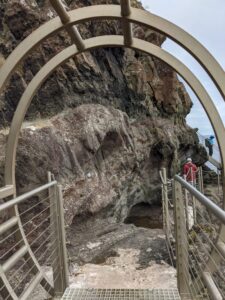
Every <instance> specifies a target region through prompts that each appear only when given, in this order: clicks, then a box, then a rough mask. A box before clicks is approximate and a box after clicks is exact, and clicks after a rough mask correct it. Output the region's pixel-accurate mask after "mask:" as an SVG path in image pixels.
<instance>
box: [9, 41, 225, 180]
mask: <svg viewBox="0 0 225 300" xmlns="http://www.w3.org/2000/svg"><path fill="white" fill-rule="evenodd" d="M103 46H107V47H109V46H112V47H118V46H120V47H121V46H122V47H125V46H124V43H123V39H122V36H100V37H96V38H91V39H88V40H86V41H85V49H86V50H90V49H93V48H99V47H103ZM130 48H132V49H135V50H140V51H144V52H146V53H148V54H151V55H153V56H155V57H157V58H159V59H161V60H163V61H164V62H166V63H167V64H168V65H170V66H171V67H172V68H173V69H174V70H176V71H177V72H178V73H179V74H180V75H181V76H182V77H183V78H184V79H185V81H186V82H187V83H188V84H189V85H190V86H191V87H192V89H193V91H194V92H195V94H196V95H197V97H198V98H199V100H200V102H201V103H202V105H203V107H204V109H205V110H206V113H207V115H208V116H209V119H210V121H211V123H212V125H213V128H214V130H215V132H216V135H217V138H218V142H219V145H220V149H221V154H222V155H221V156H222V161H223V162H224V161H225V143H224V135H225V129H224V126H223V122H222V120H221V118H220V116H219V114H218V111H217V109H216V108H215V106H214V104H213V101H212V100H211V98H210V97H209V95H208V93H207V92H206V90H205V89H204V87H203V86H202V85H201V83H200V82H199V81H198V79H197V78H196V77H195V76H194V75H193V74H192V73H191V71H190V70H189V69H188V68H187V67H186V66H185V65H184V64H183V63H182V62H180V61H179V60H177V59H176V58H175V57H173V56H172V55H171V54H169V53H167V52H166V51H165V50H162V49H161V48H159V47H157V46H155V45H153V44H151V43H148V42H146V41H143V40H139V39H135V38H134V39H133V44H132V46H130ZM78 53H80V51H79V50H78V49H77V48H76V47H75V46H74V45H72V46H70V47H68V48H66V49H65V50H63V51H62V52H60V53H59V54H57V55H56V56H55V57H53V58H52V59H51V60H50V61H49V62H48V63H47V64H46V65H45V66H44V67H43V68H42V69H41V70H40V71H39V72H38V73H37V74H36V76H35V77H34V78H33V79H32V81H31V82H30V84H29V85H28V87H27V89H26V90H25V92H24V94H23V96H22V98H21V100H20V102H19V104H18V107H17V109H16V112H15V115H14V118H13V121H12V126H11V128H10V133H9V138H8V144H7V151H6V165H5V178H6V183H7V184H10V183H13V184H15V157H16V148H17V142H18V135H19V131H20V127H21V125H22V122H23V119H24V116H25V114H26V111H27V109H28V107H29V104H30V102H31V100H32V97H33V96H34V95H35V93H36V91H37V89H38V88H39V87H40V85H41V84H42V83H43V81H44V80H45V79H46V78H47V77H48V76H49V75H50V74H51V73H52V72H53V71H54V70H55V69H56V68H57V67H58V66H59V65H61V64H63V63H64V62H65V61H66V60H68V59H69V58H70V57H72V56H74V55H75V54H78Z"/></svg>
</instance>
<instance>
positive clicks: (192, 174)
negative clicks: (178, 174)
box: [183, 162, 198, 181]
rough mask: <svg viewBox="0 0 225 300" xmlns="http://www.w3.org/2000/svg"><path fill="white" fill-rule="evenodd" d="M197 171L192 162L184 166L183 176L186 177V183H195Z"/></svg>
mask: <svg viewBox="0 0 225 300" xmlns="http://www.w3.org/2000/svg"><path fill="white" fill-rule="evenodd" d="M197 171H198V168H197V166H196V165H195V164H193V163H192V162H188V163H186V164H185V165H184V169H183V174H184V175H186V180H187V181H195V179H196V172H197Z"/></svg>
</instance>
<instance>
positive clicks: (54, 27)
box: [0, 5, 225, 256]
mask: <svg viewBox="0 0 225 300" xmlns="http://www.w3.org/2000/svg"><path fill="white" fill-rule="evenodd" d="M120 13H121V12H120V7H118V6H114V5H103V6H99V5H98V6H91V7H88V8H87V7H86V8H82V9H77V10H75V11H72V12H70V13H69V15H70V22H69V23H68V24H66V25H65V26H71V25H72V24H77V23H79V22H84V21H88V20H91V19H99V18H100V19H102V18H108V19H109V18H111V19H120V18H125V19H127V20H128V21H129V22H134V23H138V24H141V25H144V26H147V27H150V28H154V29H156V30H159V31H160V32H162V33H164V34H166V35H168V36H170V37H171V38H172V39H173V40H175V41H176V42H177V43H178V44H180V45H182V46H183V47H184V48H185V49H186V50H188V52H190V53H191V54H192V55H193V56H194V57H195V58H196V59H197V60H198V61H199V63H200V64H201V65H202V66H203V67H204V68H205V70H206V71H207V73H208V74H209V75H210V76H211V78H212V80H213V81H214V83H215V85H216V86H217V88H218V90H219V91H220V93H221V95H222V97H223V99H224V100H225V75H224V71H223V70H222V68H221V67H220V65H219V64H218V63H217V62H216V60H215V59H214V58H213V57H212V56H211V54H210V53H209V52H208V51H207V50H206V49H205V48H204V47H203V46H201V44H200V43H199V42H198V41H196V40H195V39H194V38H193V37H191V36H190V35H189V34H187V33H186V32H184V31H183V30H182V29H180V28H178V27H177V26H175V25H173V24H172V23H170V22H168V21H166V20H164V19H162V18H160V17H157V16H154V15H152V14H150V13H148V12H145V11H141V10H138V9H134V8H132V9H131V15H130V16H128V17H121V15H120ZM63 28H64V26H63V25H62V24H61V21H60V20H59V18H56V19H53V20H52V21H50V22H48V23H47V24H45V25H42V26H41V27H40V28H39V29H38V30H36V31H35V32H34V33H32V34H31V35H30V36H29V37H28V38H26V39H25V40H24V41H23V42H22V43H21V44H20V45H19V46H18V47H17V48H16V49H15V51H14V52H13V53H12V54H11V55H10V56H9V58H8V59H7V61H6V63H5V64H4V65H3V67H2V69H1V72H0V92H1V90H2V89H3V88H4V86H5V84H6V82H7V80H8V78H9V77H10V75H11V74H12V72H13V71H14V70H15V69H16V67H17V65H18V64H19V63H20V62H21V61H22V59H23V58H24V57H26V56H27V55H28V53H29V52H30V51H31V50H32V49H33V48H34V47H36V46H37V45H38V44H40V43H41V42H42V41H43V40H45V39H46V38H47V37H49V36H50V35H52V34H53V33H56V32H57V31H59V30H61V29H63ZM84 45H85V47H84V50H88V49H93V48H97V47H104V46H115V47H118V46H122V47H125V45H124V39H123V37H122V36H102V37H96V38H92V39H89V40H85V41H84ZM130 48H132V49H136V50H141V51H144V52H146V53H148V54H151V55H154V56H156V57H158V58H159V59H161V60H163V61H165V62H166V63H167V64H169V65H170V66H171V67H172V68H173V69H175V70H176V71H177V72H178V73H179V74H180V75H181V76H182V77H183V78H184V79H185V80H186V82H187V83H188V84H189V85H190V86H191V87H192V89H193V90H194V92H195V93H196V95H197V96H198V98H199V100H200V101H201V103H202V105H203V107H204V108H205V110H206V112H207V114H208V116H209V119H210V121H211V123H212V125H213V128H214V130H215V132H216V135H217V139H218V142H219V147H220V151H221V157H222V164H223V166H224V162H225V141H224V136H225V129H224V126H223V122H222V121H221V119H220V116H219V114H218V112H217V110H216V108H215V105H214V104H213V101H212V100H211V99H210V97H209V95H208V94H207V92H206V91H205V89H204V88H203V86H202V85H201V83H200V82H199V81H198V80H197V78H196V77H195V76H194V75H193V74H192V73H191V72H190V71H189V70H188V68H186V67H185V66H184V65H183V64H182V63H181V62H180V61H178V60H177V59H176V58H174V57H173V56H172V55H170V54H169V53H167V52H165V51H164V50H162V49H160V48H159V47H157V46H154V45H152V44H150V43H148V42H145V41H142V40H138V39H132V45H131V46H130ZM78 53H80V51H78V50H77V48H76V47H75V46H70V47H68V48H67V49H65V50H64V51H62V52H61V53H59V54H58V55H56V56H55V57H54V58H53V59H51V60H50V61H49V62H48V63H47V64H46V65H45V66H44V67H43V68H42V69H41V70H40V71H39V72H38V73H37V74H36V76H35V77H34V78H33V80H32V81H31V82H30V84H29V85H28V87H27V89H26V91H25V92H24V94H23V96H22V98H21V101H20V103H19V105H18V107H17V110H16V113H15V115H14V119H13V122H12V127H11V129H10V134H9V138H8V144H7V150H6V165H5V183H6V185H13V186H14V187H15V157H16V147H17V143H18V135H19V131H20V127H21V125H22V122H23V119H24V116H25V113H26V111H27V108H28V107H29V104H30V102H31V100H32V98H33V96H34V94H35V92H36V91H37V89H38V88H39V87H40V85H41V84H42V83H43V81H44V80H45V79H46V78H47V77H48V76H49V75H50V73H51V72H53V71H54V69H55V68H57V66H59V65H60V64H62V63H63V62H64V61H66V60H67V59H69V58H70V57H72V56H74V55H75V54H78ZM222 172H223V178H224V175H225V173H224V168H223V171H222ZM223 190H224V181H223ZM224 204H225V199H224ZM220 236H222V237H224V236H225V229H224V227H221V230H220ZM213 256H215V255H214V254H213Z"/></svg>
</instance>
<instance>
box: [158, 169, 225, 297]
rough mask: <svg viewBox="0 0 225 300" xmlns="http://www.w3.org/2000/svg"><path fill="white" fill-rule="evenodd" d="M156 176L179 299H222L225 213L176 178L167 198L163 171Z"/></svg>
mask: <svg viewBox="0 0 225 300" xmlns="http://www.w3.org/2000/svg"><path fill="white" fill-rule="evenodd" d="M160 174H161V179H162V195H163V197H162V199H163V215H164V229H165V232H166V239H167V244H168V248H169V250H170V253H171V259H172V261H173V264H174V265H175V266H176V268H177V280H178V288H179V292H180V295H181V299H194V300H196V299H213V300H214V299H215V300H220V299H221V300H222V299H225V230H224V225H225V211H224V210H223V209H222V208H221V207H219V205H218V204H219V203H216V201H214V202H213V199H209V198H207V197H206V196H205V195H204V194H203V193H201V191H199V190H198V189H197V188H196V187H195V186H193V185H192V184H190V183H188V182H186V181H185V180H184V179H183V178H181V177H180V176H178V175H176V176H175V177H174V180H173V184H172V185H173V191H172V195H171V188H170V187H169V185H170V181H169V180H168V179H167V178H166V170H165V169H163V170H162V171H161V172H160ZM197 187H199V186H197Z"/></svg>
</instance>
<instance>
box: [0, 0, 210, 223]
mask: <svg viewBox="0 0 225 300" xmlns="http://www.w3.org/2000/svg"><path fill="white" fill-rule="evenodd" d="M68 2H70V3H68V4H69V6H70V8H74V7H79V6H83V5H91V4H100V3H101V1H98V0H92V1H68ZM118 2H119V1H117V0H114V1H113V0H111V1H107V3H115V4H118ZM132 4H133V5H135V6H138V7H140V6H141V4H140V3H139V2H138V1H132ZM0 16H1V18H0V28H1V33H0V53H1V56H0V63H4V60H5V59H6V58H7V56H8V55H9V54H10V53H11V52H12V50H13V49H14V48H15V47H16V45H17V44H18V43H19V42H21V41H22V40H23V39H24V38H25V37H26V36H27V35H28V34H30V33H31V32H32V31H33V30H34V29H36V28H37V27H38V26H39V25H40V24H42V23H44V22H46V21H47V20H48V19H50V18H52V17H54V16H55V13H54V11H53V10H52V9H51V8H50V7H49V4H48V2H47V1H45V0H44V1H35V0H24V1H19V0H13V1H7V2H5V3H4V5H2V6H1V10H0ZM79 30H80V32H81V34H82V36H83V37H84V38H88V37H90V36H93V35H100V34H103V33H112V34H119V33H120V32H121V28H120V26H119V23H117V22H116V21H110V22H104V21H101V22H100V21H99V22H95V23H91V22H88V23H86V24H84V25H82V26H79ZM134 32H135V36H137V37H138V38H142V39H146V40H149V41H151V42H153V43H155V44H157V45H158V46H160V45H161V44H162V42H163V41H164V40H165V38H164V36H162V35H160V34H158V33H155V32H153V31H151V30H147V29H146V28H140V27H138V26H136V27H135V28H134ZM69 44H70V39H69V37H68V36H67V35H66V34H65V32H61V33H59V34H58V35H57V36H56V37H50V38H49V39H48V40H46V41H45V42H44V43H43V45H42V46H40V47H39V49H38V50H37V51H35V52H34V53H32V54H31V55H30V56H28V57H27V58H26V60H25V61H24V62H23V65H21V66H20V68H18V70H17V71H16V72H15V74H14V75H13V77H12V79H11V84H10V85H9V87H8V88H7V89H6V91H5V93H3V94H2V95H1V96H0V127H2V128H3V127H6V126H7V125H8V124H9V123H10V121H11V119H12V116H13V112H14V110H15V107H16V105H17V103H18V101H19V99H20V96H21V95H22V93H23V91H24V89H25V88H26V86H27V84H28V83H29V82H30V80H31V79H32V78H33V76H34V75H35V74H36V73H37V72H38V71H39V70H40V68H41V66H42V65H43V64H44V63H45V62H46V61H48V60H49V59H50V58H51V57H53V56H54V55H55V54H56V53H58V52H59V51H61V50H62V49H63V48H64V47H65V46H68V45H69ZM191 105H192V103H191V100H190V98H189V96H188V94H187V92H186V90H185V88H184V86H183V84H182V83H181V82H179V80H178V78H177V75H176V74H175V72H174V71H173V70H172V69H171V68H170V67H168V66H167V65H166V64H164V63H162V62H161V61H158V60H157V59H155V58H152V57H150V56H147V55H146V54H143V53H140V52H134V51H132V50H129V49H118V48H115V49H99V50H95V51H92V52H88V53H86V54H85V56H84V55H79V56H77V57H74V58H73V59H71V60H69V61H68V62H66V63H65V64H64V65H63V66H62V67H60V68H58V69H57V71H55V72H54V74H52V76H51V77H50V78H49V79H48V80H47V81H46V82H45V83H44V84H43V85H42V87H41V88H40V90H39V92H38V94H37V95H36V96H35V98H34V100H33V102H32V105H31V107H30V108H29V111H28V114H27V116H26V118H27V120H29V121H30V123H28V124H27V125H25V126H24V127H25V129H24V130H23V131H22V133H21V137H20V140H19V148H18V153H17V171H16V176H17V189H18V193H22V192H24V191H25V190H29V189H31V188H33V187H35V186H37V185H40V184H41V183H44V182H46V172H47V171H51V172H52V173H53V174H54V175H55V176H56V178H57V180H59V182H61V183H62V184H63V188H64V198H65V205H66V208H67V214H66V218H67V222H68V223H69V224H70V223H71V222H72V220H73V218H74V216H80V215H86V214H96V213H98V212H100V211H102V210H104V208H110V209H108V210H107V214H109V215H110V214H111V215H113V216H114V218H115V219H117V220H123V219H124V218H125V217H126V215H127V213H128V211H129V210H130V208H131V207H132V206H133V205H135V204H137V203H139V202H149V203H155V202H159V201H160V197H159V193H160V183H159V175H158V171H159V169H160V168H161V167H163V166H164V167H167V168H168V170H169V176H172V175H173V174H174V173H175V172H177V171H179V170H180V164H181V163H182V162H183V160H184V159H185V158H186V157H187V156H190V155H191V156H192V157H193V160H194V161H195V162H196V163H198V164H201V163H203V161H204V160H205V158H206V153H205V150H204V149H203V148H201V147H200V146H199V145H198V138H197V136H196V133H195V132H194V131H193V130H192V129H190V128H189V127H188V126H187V125H186V121H185V117H186V115H187V114H188V113H189V112H190V109H191ZM6 135H7V134H5V133H2V134H1V136H0V139H1V145H0V147H1V148H2V149H3V148H4V145H5V139H6ZM1 159H2V165H3V161H4V157H2V158H1ZM0 176H1V177H0V180H1V182H3V179H2V169H1V171H0Z"/></svg>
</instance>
